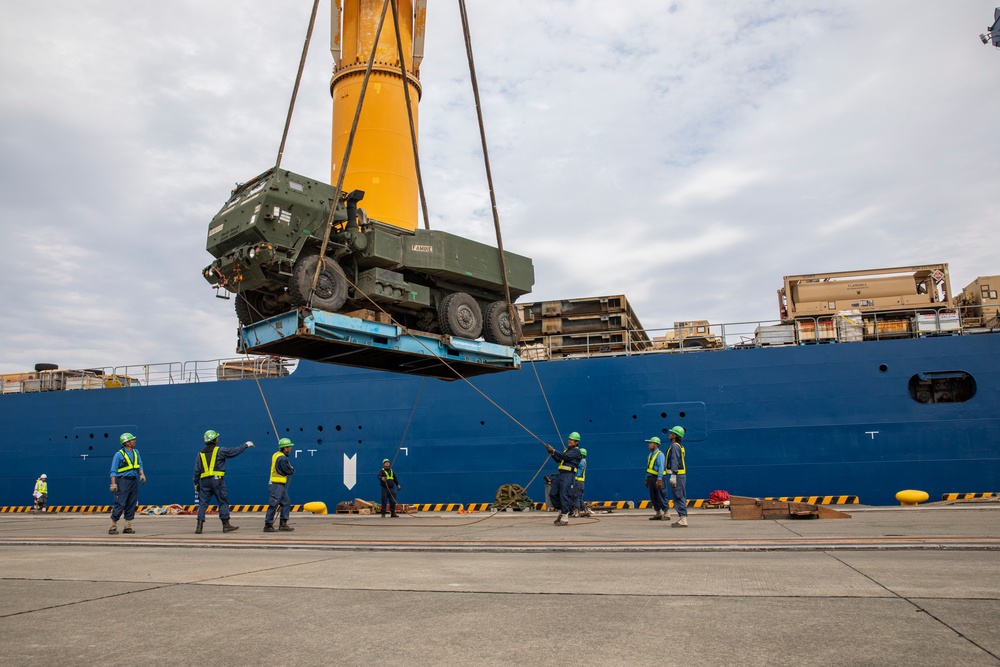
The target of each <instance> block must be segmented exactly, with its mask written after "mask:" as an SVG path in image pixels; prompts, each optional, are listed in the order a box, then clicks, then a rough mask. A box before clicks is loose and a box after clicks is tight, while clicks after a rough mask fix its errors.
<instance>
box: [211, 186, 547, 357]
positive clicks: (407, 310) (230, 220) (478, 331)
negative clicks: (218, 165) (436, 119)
mask: <svg viewBox="0 0 1000 667" xmlns="http://www.w3.org/2000/svg"><path fill="white" fill-rule="evenodd" d="M335 192H336V190H335V188H334V187H333V186H331V185H328V184H326V183H323V182H320V181H316V180H313V179H310V178H306V177H304V176H300V175H298V174H294V173H292V172H290V171H286V170H284V169H270V170H268V171H266V172H264V173H263V174H261V175H259V176H257V177H256V178H254V179H252V180H250V181H248V182H247V183H244V184H241V185H239V186H237V187H236V189H234V190H233V192H232V194H231V195H230V197H229V200H228V201H227V202H226V203H225V205H223V207H222V210H220V211H219V213H218V214H216V216H215V217H214V218H213V219H212V222H211V223H210V224H209V227H208V243H207V246H206V247H207V250H208V251H209V252H210V253H211V254H212V255H213V256H214V257H215V258H216V260H215V261H214V262H212V263H211V264H210V265H209V266H207V267H205V269H204V271H203V275H204V277H205V279H206V280H207V281H208V282H209V283H211V284H212V285H216V286H218V287H221V288H224V289H226V290H228V291H229V292H232V293H233V294H235V295H236V298H235V306H236V313H237V316H238V317H239V320H240V323H241V324H242V325H244V326H246V325H250V324H252V323H255V322H259V321H261V320H264V319H266V318H268V317H272V316H274V315H278V314H281V313H285V312H289V311H291V310H294V309H296V308H298V307H299V306H304V305H310V306H311V307H313V308H316V309H319V310H323V311H327V312H332V313H338V312H343V313H346V312H352V311H357V310H358V309H373V308H374V307H375V306H373V303H374V304H377V306H378V307H380V308H381V309H384V310H385V311H386V312H387V313H389V314H390V315H391V316H392V317H393V318H394V319H395V320H396V321H397V322H399V323H400V324H402V325H403V326H406V327H409V328H414V329H416V330H419V331H425V332H428V333H442V334H445V335H450V336H457V337H460V338H466V339H476V338H479V337H480V336H483V337H484V338H485V339H486V341H487V342H491V343H500V344H502V345H512V344H513V343H514V342H515V341H516V340H517V337H518V330H517V323H516V322H515V323H514V325H513V326H512V324H511V319H510V316H509V314H508V308H507V305H506V301H505V295H504V284H503V283H504V281H503V275H502V272H501V269H500V253H499V252H498V250H497V249H496V248H493V247H491V246H488V245H486V244H483V243H479V242H476V241H472V240H469V239H464V238H461V237H458V236H455V235H454V234H448V233H446V232H441V231H436V230H425V229H415V230H408V229H404V228H401V227H397V226H394V225H389V224H385V223H382V222H379V221H377V220H373V219H369V218H368V217H367V215H366V214H365V212H364V210H363V209H360V208H358V202H360V201H361V200H362V199H363V197H364V192H362V191H361V190H353V191H351V192H348V193H344V194H342V195H341V197H340V201H339V202H338V203H337V211H336V214H335V216H334V229H333V231H332V233H331V236H330V243H329V245H328V247H327V253H326V257H324V258H323V259H322V260H321V258H320V255H319V251H320V246H321V244H322V239H323V234H324V232H325V227H326V224H327V219H328V217H329V215H330V206H331V205H332V201H333V197H334V194H335ZM504 255H505V259H506V263H507V273H508V275H507V280H508V284H509V287H510V298H511V300H515V299H517V298H518V297H519V296H522V295H524V294H526V293H528V292H529V291H531V287H532V285H533V283H534V268H533V266H532V263H531V260H530V259H529V258H527V257H523V256H521V255H517V254H514V253H511V252H505V253H504ZM321 261H322V267H321V270H320V275H319V280H318V282H317V284H316V289H315V293H313V294H312V295H311V296H312V298H311V299H310V294H311V292H312V289H311V288H312V281H313V276H314V275H315V271H316V266H317V264H318V263H320V262H321Z"/></svg>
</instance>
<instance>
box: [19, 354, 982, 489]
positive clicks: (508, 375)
mask: <svg viewBox="0 0 1000 667" xmlns="http://www.w3.org/2000/svg"><path fill="white" fill-rule="evenodd" d="M998 360H1000V335H996V334H983V335H963V336H944V337H928V338H917V339H906V340H890V341H878V342H874V341H873V342H859V343H840V344H828V345H810V346H787V347H776V348H751V349H727V350H722V351H702V352H694V353H680V354H677V353H653V354H643V355H635V356H618V357H600V358H589V359H566V360H555V361H546V362H537V363H534V364H532V363H525V364H524V365H523V368H522V369H521V370H519V371H508V372H504V373H500V374H497V375H492V376H486V377H480V378H475V379H474V380H473V381H472V382H473V384H474V385H475V387H477V388H478V389H479V390H481V391H482V392H483V394H485V395H486V396H488V397H489V398H490V399H492V400H493V401H495V402H496V403H497V404H498V405H499V406H500V407H502V408H503V409H504V410H506V411H507V412H509V413H510V415H511V416H513V417H514V418H515V419H517V420H518V421H519V422H520V423H521V424H523V425H524V426H525V427H526V428H527V429H530V430H531V431H532V432H533V433H535V434H537V435H538V437H539V438H541V439H543V440H545V441H546V442H550V443H553V444H557V445H558V444H559V442H560V438H559V434H557V430H556V426H555V425H554V424H553V420H552V417H551V416H550V414H549V410H548V408H547V406H546V400H545V399H546V398H547V399H548V404H549V405H550V406H551V410H552V414H553V415H554V417H555V419H556V420H557V422H558V428H559V431H560V432H561V434H562V436H565V435H566V434H567V433H568V432H570V431H574V430H575V431H579V432H580V433H581V435H582V442H581V444H582V446H583V447H585V448H586V449H587V450H588V454H589V455H588V461H589V465H590V468H589V471H588V476H587V497H588V498H589V499H593V500H636V501H638V500H642V499H645V498H646V497H647V496H646V493H647V492H646V489H645V488H644V487H643V480H644V472H643V471H644V468H645V465H646V454H647V451H648V450H647V446H646V444H645V442H644V440H645V439H646V438H648V437H650V436H653V435H659V436H661V437H664V434H665V433H666V431H667V430H668V429H669V428H670V427H671V426H673V425H675V424H680V425H682V426H684V427H685V428H686V429H687V433H688V437H687V438H686V439H685V447H686V450H687V465H688V471H689V472H688V495H689V496H690V497H692V498H705V497H707V496H708V494H709V493H710V492H711V491H713V490H715V489H724V490H727V491H729V492H730V493H731V494H734V495H748V496H791V495H841V494H844V495H856V496H858V497H859V498H860V500H861V502H862V503H866V504H891V503H893V502H894V495H895V493H896V492H897V491H899V490H901V489H906V488H916V489H921V490H924V491H927V492H928V493H930V495H931V498H932V499H935V498H937V497H939V496H940V494H942V493H948V492H984V491H996V490H998V489H1000V361H998ZM945 371H964V372H966V373H968V374H969V375H971V376H972V377H973V378H974V381H975V383H976V391H975V394H974V395H973V396H972V398H971V399H969V400H967V401H964V402H954V403H933V404H924V403H919V402H917V401H916V400H914V398H912V397H911V395H910V393H909V391H908V382H909V381H910V379H911V378H912V377H913V376H914V375H918V374H922V373H928V372H945ZM542 388H544V396H543V391H542ZM261 393H263V396H264V398H266V406H267V408H268V409H269V410H270V414H271V416H272V417H273V419H274V422H275V424H276V425H277V434H275V433H274V429H273V428H272V425H271V422H270V420H269V418H268V409H265V402H264V400H262V398H261ZM0 427H2V434H3V438H2V445H0V447H2V452H3V458H4V461H5V465H4V466H3V473H2V484H0V505H24V504H29V503H30V490H31V488H32V485H33V482H34V480H35V478H36V477H37V476H38V475H39V474H40V473H43V472H44V473H46V474H48V478H49V487H50V497H49V502H50V504H54V505H74V504H79V505H91V504H107V503H109V502H110V501H111V496H110V494H109V493H108V491H107V488H108V477H109V474H108V473H109V466H110V461H111V457H112V456H113V454H114V452H115V451H116V450H117V449H118V436H119V434H121V433H122V432H124V431H129V432H132V433H135V434H136V435H137V436H138V449H139V451H140V453H141V454H142V457H143V461H144V464H145V468H146V472H147V476H148V478H149V483H148V484H147V485H146V486H145V487H143V489H142V490H141V493H140V502H141V503H142V504H168V503H182V504H188V503H190V502H192V498H193V491H192V484H191V482H192V471H193V468H194V459H195V455H196V453H197V452H198V450H199V449H200V448H201V447H202V439H201V435H202V433H203V432H204V431H205V430H207V429H209V428H211V429H215V430H217V431H218V432H219V433H220V434H221V440H220V443H221V444H222V445H223V446H227V445H228V446H235V445H237V444H239V443H241V442H243V441H244V440H253V441H254V442H255V443H256V444H258V445H259V446H258V447H257V448H255V449H252V450H249V451H248V452H247V453H245V454H244V455H242V456H241V457H239V458H237V459H235V460H232V461H230V462H229V464H228V473H227V476H226V481H227V484H228V487H229V491H230V501H231V502H233V503H238V504H259V503H265V502H266V500H267V491H266V486H267V478H268V470H269V466H270V459H271V453H272V451H273V450H274V447H275V442H276V438H277V437H289V438H291V439H292V440H293V441H294V442H295V445H296V447H295V450H296V451H295V453H294V457H295V458H294V465H295V466H296V474H295V476H294V478H293V481H292V484H291V486H290V494H291V497H292V501H293V502H295V503H304V502H307V501H313V500H322V501H325V502H326V503H327V504H328V505H330V506H332V505H333V504H335V503H337V502H340V501H343V500H349V499H353V498H355V497H361V498H366V499H377V497H378V488H377V482H376V477H375V474H376V471H377V470H378V468H379V465H380V462H381V461H382V459H383V458H389V459H393V458H395V459H396V460H395V468H396V470H397V472H398V474H399V477H400V480H401V483H402V493H401V495H400V502H410V503H426V502H456V503H470V502H477V503H481V502H491V501H492V500H493V499H494V496H495V493H496V490H497V488H498V487H499V486H501V485H503V484H520V485H522V486H524V485H527V484H528V482H529V481H530V480H532V478H533V477H534V476H535V474H536V472H537V471H538V470H539V468H541V467H543V466H544V468H545V472H551V471H552V470H553V469H554V464H553V463H552V462H551V461H549V462H548V463H547V464H546V456H545V451H544V449H543V447H542V445H541V444H540V442H539V441H538V440H536V439H535V438H534V437H533V436H532V435H530V434H529V433H527V432H526V431H525V430H523V429H522V428H521V427H520V426H518V425H517V424H515V423H514V422H513V421H512V420H511V419H510V418H508V417H507V416H505V415H504V414H503V413H502V412H501V411H500V410H499V409H498V408H497V407H496V406H494V405H492V404H491V403H490V402H489V401H488V400H487V399H486V398H484V397H483V396H482V395H481V394H479V393H478V392H477V391H476V390H475V389H473V387H470V386H469V385H468V384H466V383H465V382H463V381H456V382H443V381H441V380H435V379H426V380H424V379H421V378H414V377H408V376H403V375H399V374H394V373H385V372H377V371H367V370H360V369H353V368H345V367H339V366H329V365H322V364H315V363H309V362H301V363H300V364H299V366H298V368H297V369H296V370H295V372H294V373H292V374H291V375H289V376H287V377H283V378H272V379H262V380H261V381H260V383H259V389H258V383H257V382H255V381H253V380H252V379H251V380H242V381H226V382H207V383H192V384H180V385H166V386H144V387H129V388H118V389H105V390H99V391H93V390H91V391H57V392H45V393H35V394H15V395H5V396H2V397H0ZM404 435H405V440H404ZM400 446H402V448H403V449H401V450H400V451H399V452H398V456H397V448H398V447H400ZM352 465H356V470H357V479H356V482H354V481H353V480H352V479H350V475H349V473H350V471H351V468H352ZM345 473H347V474H346V475H345ZM528 493H529V495H530V496H531V497H532V498H533V499H534V500H536V501H541V500H543V495H544V493H543V484H542V480H541V476H539V477H538V478H537V479H536V481H535V482H534V484H532V485H531V487H530V488H529V489H528Z"/></svg>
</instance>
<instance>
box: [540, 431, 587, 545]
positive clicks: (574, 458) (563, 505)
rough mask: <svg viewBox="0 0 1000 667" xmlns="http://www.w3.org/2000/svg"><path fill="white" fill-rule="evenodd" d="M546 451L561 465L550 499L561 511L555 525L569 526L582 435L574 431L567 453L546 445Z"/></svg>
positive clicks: (569, 439)
mask: <svg viewBox="0 0 1000 667" xmlns="http://www.w3.org/2000/svg"><path fill="white" fill-rule="evenodd" d="M545 450H546V451H547V452H548V453H549V456H551V457H552V459H553V460H555V461H556V462H557V463H558V464H559V474H557V475H556V478H555V480H554V481H553V482H554V483H553V484H552V493H551V495H550V496H549V499H550V500H551V501H552V505H553V506H554V507H555V508H556V509H558V510H559V518H557V519H556V520H555V521H554V522H553V523H555V525H557V526H568V525H569V521H567V520H566V519H567V518H568V517H569V513H570V512H571V511H573V501H574V496H573V485H574V484H575V483H576V471H577V470H578V469H579V467H580V459H581V456H580V434H579V433H577V432H576V431H573V432H572V433H570V434H569V438H568V439H567V441H566V449H565V451H562V452H560V451H556V448H555V447H553V446H552V445H550V444H548V443H546V444H545Z"/></svg>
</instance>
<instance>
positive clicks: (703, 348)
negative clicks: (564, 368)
mask: <svg viewBox="0 0 1000 667" xmlns="http://www.w3.org/2000/svg"><path fill="white" fill-rule="evenodd" d="M966 310H967V309H966V308H963V307H944V306H942V307H938V308H915V309H912V310H900V311H892V312H882V313H850V312H846V313H837V314H834V315H821V316H816V317H806V318H796V319H795V320H794V321H793V322H787V321H781V320H748V321H745V322H728V323H724V324H710V325H708V326H707V327H702V328H700V330H695V329H694V328H693V327H692V324H693V323H687V324H685V326H681V327H672V328H663V329H642V330H639V329H619V330H612V331H598V332H591V333H575V334H573V335H557V334H552V335H547V336H541V337H537V338H533V339H531V340H529V341H526V343H525V344H524V345H523V347H522V348H521V350H520V353H521V360H522V361H526V362H530V361H542V360H547V359H580V358H592V357H612V356H623V355H627V356H632V355H645V354H664V353H666V354H676V353H698V352H713V351H723V350H738V349H746V348H760V347H777V346H785V345H812V344H819V343H852V342H861V341H877V340H887V339H899V338H921V337H926V336H944V335H969V334H979V333H1000V314H996V315H993V316H991V317H985V318H984V317H983V316H982V315H978V314H977V315H976V317H973V316H972V315H968V314H966V313H965V312H964V311H966ZM980 310H981V309H980ZM973 312H975V313H977V312H978V311H973Z"/></svg>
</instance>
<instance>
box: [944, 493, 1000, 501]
mask: <svg viewBox="0 0 1000 667" xmlns="http://www.w3.org/2000/svg"><path fill="white" fill-rule="evenodd" d="M997 497H1000V494H997V493H942V494H941V500H972V499H974V498H997Z"/></svg>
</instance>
